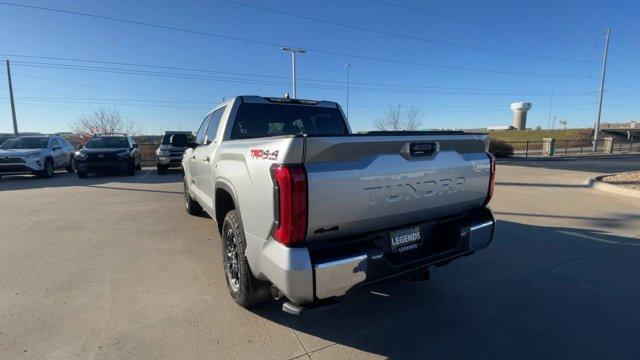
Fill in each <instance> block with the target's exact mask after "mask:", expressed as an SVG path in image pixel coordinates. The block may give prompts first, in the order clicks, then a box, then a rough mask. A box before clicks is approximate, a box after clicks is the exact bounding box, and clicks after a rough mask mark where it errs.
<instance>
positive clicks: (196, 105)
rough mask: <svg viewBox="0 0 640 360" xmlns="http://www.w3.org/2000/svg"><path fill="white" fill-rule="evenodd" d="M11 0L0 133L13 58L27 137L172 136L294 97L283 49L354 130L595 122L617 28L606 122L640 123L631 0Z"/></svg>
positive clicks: (308, 92)
mask: <svg viewBox="0 0 640 360" xmlns="http://www.w3.org/2000/svg"><path fill="white" fill-rule="evenodd" d="M11 1H14V2H11ZM11 1H10V2H0V23H1V24H3V31H2V32H0V59H2V60H3V61H2V62H3V64H2V65H3V69H2V70H3V71H2V72H0V132H11V131H12V125H11V124H12V122H11V111H10V107H9V100H8V99H9V91H8V86H7V78H6V73H5V71H4V60H9V61H10V62H11V70H12V78H13V87H14V95H15V104H16V112H17V118H18V126H19V129H20V131H37V132H43V133H46V132H61V131H70V130H71V128H72V127H73V123H74V122H75V121H77V119H78V118H79V117H80V116H83V115H87V114H90V113H91V112H93V111H95V110H97V109H100V108H104V109H114V108H115V109H117V110H119V111H120V113H121V114H122V116H123V117H124V118H125V119H127V120H131V121H133V122H135V124H136V126H137V128H138V129H139V130H140V131H142V132H143V133H145V134H160V133H163V132H164V131H166V130H178V129H179V130H193V131H195V130H196V128H197V127H198V125H199V123H200V122H201V121H202V118H203V117H204V116H205V115H206V113H207V112H208V110H209V109H210V108H212V107H213V106H215V105H216V104H217V103H219V102H221V101H223V99H225V98H229V97H232V96H236V95H261V96H282V95H283V94H284V93H287V92H288V93H291V80H290V78H291V60H290V55H288V54H287V53H285V52H283V51H282V50H281V49H280V47H281V46H291V47H298V48H304V49H307V52H306V53H304V54H299V56H298V58H297V60H298V61H297V69H298V97H299V98H303V99H317V100H331V101H337V102H339V103H340V104H341V106H342V107H343V109H344V110H345V112H347V108H348V117H349V122H350V123H351V126H352V129H353V130H356V131H358V130H371V129H373V127H374V123H375V121H376V120H377V119H380V118H383V117H384V115H385V113H386V111H387V109H388V107H389V106H394V107H398V106H400V107H401V108H402V109H408V108H410V107H418V108H419V110H420V116H421V120H422V127H423V128H425V129H440V128H443V129H455V128H481V127H486V126H490V125H509V124H511V121H512V120H511V119H512V116H513V113H512V112H511V110H510V108H509V105H510V104H511V103H512V102H516V101H530V102H532V103H533V108H532V110H531V111H530V112H529V118H528V122H527V126H528V127H533V128H535V127H537V126H541V127H543V128H546V127H547V126H548V124H549V119H550V117H551V118H553V117H555V118H556V119H557V121H556V124H555V126H556V127H560V125H559V124H558V122H559V120H561V119H566V120H567V123H568V126H569V127H591V126H593V123H594V121H595V118H596V112H597V101H598V89H599V86H600V72H601V67H602V55H603V50H604V38H605V29H607V28H609V29H611V39H610V48H609V49H610V53H609V64H608V68H607V81H606V85H605V89H606V91H605V96H604V108H603V115H602V116H603V117H602V121H605V122H618V121H629V120H632V119H638V118H640V105H639V104H638V103H637V99H638V95H639V94H640V85H639V84H637V80H638V79H640V46H638V45H639V43H638V27H637V16H636V15H635V14H637V13H638V11H640V2H637V1H632V0H628V1H604V0H602V1H600V0H598V1H596V0H587V1H565V0H555V1H549V0H542V1H536V2H526V3H523V2H517V1H509V0H500V1H474V0H463V1H453V0H452V1H433V0H423V1H420V0H343V1H339V0H325V1H284V0H271V1H263V0H254V1H251V0H232V1H229V0H207V1H180V2H177V1H114V0H101V1H71V0H56V1H36V0H33V1H21V0H11ZM16 4H18V5H27V6H29V7H24V6H16ZM33 7H38V9H36V8H33ZM42 8H47V9H50V10H44V9H42ZM51 9H54V10H57V11H51ZM60 10H62V11H60ZM79 13H81V14H90V15H94V16H93V17H89V16H84V15H79ZM96 16H98V17H96ZM113 18H117V19H124V20H126V21H128V22H123V21H114V20H113ZM145 24H146V25H145ZM80 60H82V61H80ZM347 64H350V66H347ZM347 78H348V79H349V86H348V88H349V91H347ZM347 94H348V99H349V100H348V106H347ZM552 94H553V95H552ZM551 103H552V104H551ZM550 105H551V106H550ZM550 115H551V116H550Z"/></svg>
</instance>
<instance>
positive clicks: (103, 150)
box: [74, 134, 140, 178]
mask: <svg viewBox="0 0 640 360" xmlns="http://www.w3.org/2000/svg"><path fill="white" fill-rule="evenodd" d="M74 158H75V161H76V170H77V171H78V177H79V178H85V177H87V174H88V173H96V172H116V171H126V172H127V174H128V175H135V173H136V170H140V147H139V145H138V144H136V142H135V141H133V139H132V138H131V136H127V135H124V134H98V135H94V136H93V137H92V138H91V139H89V141H87V143H86V144H85V145H84V147H81V149H80V150H78V151H76V153H75V155H74Z"/></svg>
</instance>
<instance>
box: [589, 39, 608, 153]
mask: <svg viewBox="0 0 640 360" xmlns="http://www.w3.org/2000/svg"><path fill="white" fill-rule="evenodd" d="M610 37H611V29H607V36H606V37H605V41H604V56H603V58H602V75H601V78H600V100H599V101H598V117H597V118H596V124H595V126H594V129H593V152H596V151H597V150H598V132H600V117H601V116H602V98H603V96H604V77H605V75H606V73H607V55H608V54H609V38H610Z"/></svg>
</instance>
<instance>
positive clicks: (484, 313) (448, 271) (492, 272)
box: [253, 221, 640, 359]
mask: <svg viewBox="0 0 640 360" xmlns="http://www.w3.org/2000/svg"><path fill="white" fill-rule="evenodd" d="M603 240H604V241H603ZM638 262H640V239H638V238H631V237H621V236H612V235H609V234H606V233H603V232H600V231H595V230H587V229H575V228H548V227H538V226H531V225H526V224H520V223H515V222H508V221H503V222H499V227H498V230H497V237H496V239H495V240H494V242H493V243H492V244H491V245H490V247H489V248H487V249H485V250H484V251H482V252H479V253H478V254H475V255H473V256H470V257H465V258H462V259H459V260H456V261H454V262H452V263H451V264H449V265H448V266H446V267H442V268H437V269H435V270H434V271H432V277H431V280H429V281H428V282H424V283H421V282H409V281H406V280H401V281H396V282H389V283H380V284H375V285H372V286H371V287H368V288H361V289H358V290H356V291H355V292H354V293H352V294H349V295H347V296H346V297H344V298H342V299H341V301H340V305H339V306H338V307H333V308H325V309H322V308H321V309H317V310H313V311H309V312H307V313H303V314H302V315H300V316H293V315H288V314H286V313H283V312H282V311H281V302H279V303H275V302H272V303H270V304H268V305H266V306H264V307H260V308H258V309H255V310H253V311H254V312H255V313H257V314H259V315H260V316H263V317H265V318H268V319H269V320H272V321H274V322H277V323H279V324H282V325H284V326H288V327H290V328H292V329H294V330H295V331H297V332H298V333H297V335H298V337H299V339H300V341H301V342H302V344H304V345H303V346H304V347H305V349H306V351H307V352H308V353H311V352H313V351H316V350H319V349H323V348H324V349H325V350H323V351H331V349H330V348H331V347H332V345H333V344H341V345H344V346H347V347H351V348H355V349H358V350H361V351H365V352H371V353H375V354H379V355H382V356H386V357H389V358H402V359H413V358H415V359H427V358H436V359H438V358H509V359H513V358H634V357H635V358H637V357H638V355H640V342H638V341H637V338H636V337H635V335H634V334H636V333H637V329H639V328H640V314H639V313H638V307H639V305H640V282H638V281H637V279H638V278H639V277H640V267H638V266H637V264H638Z"/></svg>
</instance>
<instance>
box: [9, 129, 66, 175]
mask: <svg viewBox="0 0 640 360" xmlns="http://www.w3.org/2000/svg"><path fill="white" fill-rule="evenodd" d="M73 152H74V148H73V145H71V144H70V143H69V142H68V141H67V140H65V139H64V138H63V137H62V136H59V135H31V136H17V137H14V138H11V139H8V140H6V141H5V142H4V143H2V145H0V176H2V175H17V174H33V175H38V176H40V177H46V178H50V177H52V176H53V172H54V170H55V169H57V168H66V169H67V171H69V172H73Z"/></svg>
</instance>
